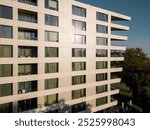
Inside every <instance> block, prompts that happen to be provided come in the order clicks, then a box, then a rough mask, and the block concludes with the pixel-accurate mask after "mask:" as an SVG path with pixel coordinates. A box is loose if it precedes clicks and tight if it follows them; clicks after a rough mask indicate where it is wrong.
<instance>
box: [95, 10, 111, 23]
mask: <svg viewBox="0 0 150 130" xmlns="http://www.w3.org/2000/svg"><path fill="white" fill-rule="evenodd" d="M96 19H97V20H101V21H105V22H108V15H107V14H104V13H100V12H96Z"/></svg>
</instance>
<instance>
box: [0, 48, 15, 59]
mask: <svg viewBox="0 0 150 130" xmlns="http://www.w3.org/2000/svg"><path fill="white" fill-rule="evenodd" d="M0 57H1V58H6V57H13V47H12V46H9V45H0Z"/></svg>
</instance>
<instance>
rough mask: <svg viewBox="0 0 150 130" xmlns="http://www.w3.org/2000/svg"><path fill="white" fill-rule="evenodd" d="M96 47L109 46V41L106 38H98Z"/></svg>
mask: <svg viewBox="0 0 150 130" xmlns="http://www.w3.org/2000/svg"><path fill="white" fill-rule="evenodd" d="M96 45H105V46H107V45H108V39H107V38H104V37H96Z"/></svg>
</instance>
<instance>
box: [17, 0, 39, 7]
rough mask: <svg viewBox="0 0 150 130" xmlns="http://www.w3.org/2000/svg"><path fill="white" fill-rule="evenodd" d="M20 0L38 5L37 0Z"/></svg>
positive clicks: (20, 0)
mask: <svg viewBox="0 0 150 130" xmlns="http://www.w3.org/2000/svg"><path fill="white" fill-rule="evenodd" d="M18 1H19V2H21V3H26V4H29V5H35V6H37V0H18Z"/></svg>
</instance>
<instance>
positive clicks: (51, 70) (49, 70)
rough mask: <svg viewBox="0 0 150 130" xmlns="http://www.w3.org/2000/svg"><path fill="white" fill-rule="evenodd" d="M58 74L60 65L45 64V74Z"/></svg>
mask: <svg viewBox="0 0 150 130" xmlns="http://www.w3.org/2000/svg"><path fill="white" fill-rule="evenodd" d="M57 72H58V63H46V64H45V73H57Z"/></svg>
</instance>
